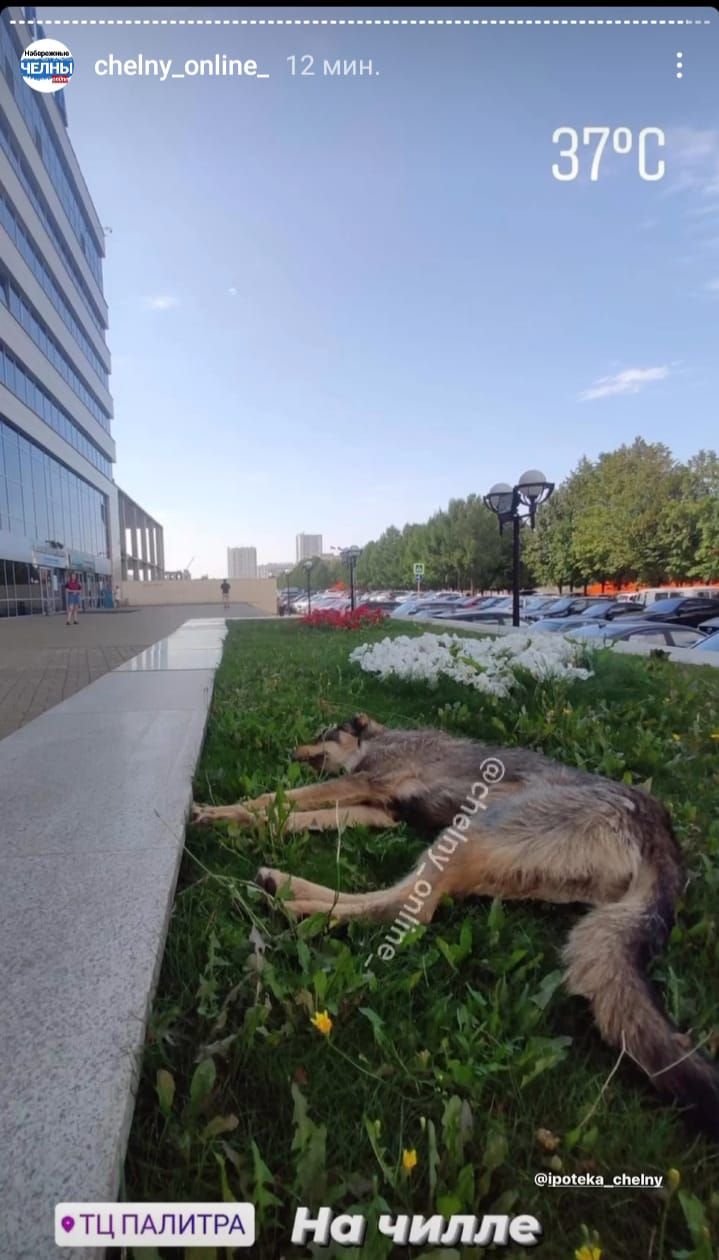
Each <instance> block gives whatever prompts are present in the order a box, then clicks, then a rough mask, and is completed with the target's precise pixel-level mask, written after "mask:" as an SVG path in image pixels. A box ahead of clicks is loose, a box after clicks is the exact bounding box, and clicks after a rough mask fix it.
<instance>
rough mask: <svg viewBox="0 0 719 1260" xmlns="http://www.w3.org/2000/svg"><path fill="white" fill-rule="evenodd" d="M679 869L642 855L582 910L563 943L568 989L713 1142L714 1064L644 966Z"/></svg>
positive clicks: (657, 945) (718, 1075)
mask: <svg viewBox="0 0 719 1260" xmlns="http://www.w3.org/2000/svg"><path fill="white" fill-rule="evenodd" d="M678 881H679V872H678V868H676V867H675V866H674V865H673V864H672V863H668V864H667V865H666V866H664V867H663V869H662V868H661V867H660V868H659V869H657V866H655V865H650V863H649V862H648V861H647V860H646V859H645V860H644V861H643V862H642V863H641V864H640V866H639V869H638V871H637V873H636V875H635V877H634V878H633V880H632V883H631V885H630V887H629V889H628V890H627V892H626V893H625V895H624V896H623V897H622V898H621V900H619V901H615V902H612V903H610V904H608V905H605V906H600V907H598V908H597V909H595V910H592V911H590V913H589V914H588V915H586V917H585V918H584V919H582V920H581V921H580V922H579V923H578V924H577V925H576V927H574V928H573V930H572V932H571V933H570V935H569V939H568V941H567V944H566V946H565V949H564V962H565V964H566V966H567V972H566V982H567V987H568V988H569V991H570V993H573V994H577V995H581V996H583V997H586V998H588V999H589V1001H590V1002H591V1005H592V1010H593V1012H594V1017H595V1019H596V1021H597V1024H598V1026H599V1030H600V1032H601V1034H602V1036H603V1037H604V1039H605V1041H607V1042H608V1043H609V1044H610V1045H612V1046H615V1047H617V1048H618V1049H624V1050H625V1051H626V1053H627V1054H628V1055H629V1056H630V1057H631V1058H632V1059H633V1060H634V1061H635V1062H636V1063H637V1064H638V1066H639V1067H641V1068H642V1070H643V1071H645V1072H646V1073H647V1075H648V1076H649V1078H650V1080H651V1082H652V1084H653V1085H654V1087H655V1088H656V1089H657V1090H659V1091H660V1092H661V1093H662V1094H664V1095H667V1096H669V1097H670V1098H672V1099H673V1100H674V1101H675V1102H676V1103H677V1104H678V1105H679V1106H680V1107H682V1108H686V1119H687V1120H688V1121H689V1122H690V1124H691V1125H692V1127H694V1128H696V1129H698V1130H699V1131H701V1132H703V1133H705V1134H706V1135H707V1137H710V1138H712V1139H713V1140H714V1141H719V1071H718V1070H717V1068H716V1067H715V1066H714V1065H713V1063H712V1062H711V1061H710V1060H709V1059H707V1058H705V1057H704V1056H703V1055H702V1054H701V1053H700V1052H699V1051H698V1050H695V1049H692V1045H691V1042H690V1039H689V1038H688V1037H686V1036H683V1035H682V1034H681V1033H679V1032H678V1030H677V1029H676V1028H675V1027H674V1025H672V1024H671V1022H670V1021H669V1018H668V1016H667V1015H666V1013H665V1011H664V1009H663V1006H662V1004H661V1002H660V1000H659V997H658V995H657V993H656V992H655V990H654V989H653V987H652V985H651V984H650V982H649V980H648V978H647V975H646V968H647V966H648V964H649V962H650V961H651V959H652V958H653V957H654V956H655V955H656V954H657V953H658V952H659V951H660V950H661V949H662V948H663V946H664V945H665V943H666V940H667V938H668V936H669V933H670V931H671V929H672V925H673V922H674V902H675V899H676V896H677V892H678Z"/></svg>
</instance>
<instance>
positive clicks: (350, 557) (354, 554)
mask: <svg viewBox="0 0 719 1260" xmlns="http://www.w3.org/2000/svg"><path fill="white" fill-rule="evenodd" d="M361 555H362V548H361V547H345V549H344V551H343V552H342V557H341V558H342V563H343V564H346V565H347V567H348V568H349V571H350V608H351V609H352V612H354V610H355V568H356V565H357V561H358V560H359V558H360V556H361Z"/></svg>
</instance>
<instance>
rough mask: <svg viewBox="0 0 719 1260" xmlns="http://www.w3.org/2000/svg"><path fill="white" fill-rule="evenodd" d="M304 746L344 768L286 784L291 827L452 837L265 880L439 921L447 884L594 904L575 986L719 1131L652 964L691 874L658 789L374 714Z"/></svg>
mask: <svg viewBox="0 0 719 1260" xmlns="http://www.w3.org/2000/svg"><path fill="white" fill-rule="evenodd" d="M294 757H295V759H296V760H298V761H303V762H307V763H309V764H310V765H311V766H313V768H315V769H316V770H319V771H320V772H327V771H343V772H344V773H342V774H341V775H340V776H339V777H335V778H329V779H324V780H322V781H320V782H318V783H315V784H311V785H309V786H305V787H299V788H292V789H290V790H289V791H287V792H286V793H285V794H284V795H285V799H286V800H287V801H288V802H289V803H291V806H292V812H291V813H290V814H289V817H288V818H287V821H286V824H285V828H286V830H289V831H305V830H314V831H323V830H333V831H336V830H338V829H340V828H344V827H348V826H353V825H362V826H365V827H379V828H386V827H396V826H398V825H399V824H400V823H408V824H409V825H410V826H412V827H414V828H415V829H417V830H419V831H420V832H423V833H425V834H427V835H429V836H434V837H438V839H437V841H436V846H434V847H433V848H430V849H428V850H427V852H426V853H425V854H424V855H423V859H422V860H421V863H420V866H419V868H416V869H415V871H414V872H412V873H410V874H409V875H408V876H406V877H405V878H404V879H403V880H400V882H399V883H397V884H395V885H394V886H393V887H391V888H385V889H382V890H381V891H378V892H371V893H364V894H353V893H340V892H337V891H336V890H335V889H332V888H325V887H323V886H322V885H320V884H313V883H310V882H309V881H308V880H305V879H300V878H299V877H298V876H296V875H292V876H290V875H286V874H284V873H283V872H282V871H278V870H271V869H268V868H262V869H261V870H260V871H259V872H258V875H257V880H258V883H259V884H260V885H261V886H262V887H263V888H265V890H266V891H267V892H269V893H275V892H277V891H278V889H280V888H284V887H287V886H288V885H289V891H290V893H291V895H292V900H287V901H286V902H284V903H283V904H284V905H285V906H286V908H287V910H288V911H290V912H291V913H293V914H295V915H309V914H315V913H317V912H318V911H324V912H326V913H327V914H329V915H330V916H331V918H332V919H333V920H343V919H350V918H358V917H366V918H368V919H372V920H376V921H377V920H378V921H388V920H390V921H391V920H393V919H395V918H396V916H397V915H398V913H399V912H400V911H401V910H402V909H403V908H407V907H408V906H410V905H411V908H412V914H413V916H414V918H415V920H416V921H418V922H420V923H428V922H429V921H430V920H431V918H432V916H433V914H434V911H435V909H436V907H437V904H438V903H439V901H440V900H441V898H442V897H443V896H444V895H445V894H449V895H450V896H452V897H470V896H476V897H479V896H490V897H496V896H499V897H503V898H514V899H520V900H522V899H533V900H539V901H547V902H554V903H558V902H584V903H585V904H587V905H590V906H591V907H593V908H592V909H591V910H590V912H589V913H588V914H587V915H586V916H585V917H584V918H582V919H580V921H579V923H577V924H576V926H575V927H574V928H572V930H571V932H570V934H569V937H568V940H567V942H566V945H565V947H564V951H563V959H564V963H565V967H566V972H565V980H566V984H567V987H568V989H569V992H570V993H572V994H576V995H580V996H582V997H585V998H587V999H588V1001H589V1002H590V1004H591V1006H592V1010H593V1013H594V1018H595V1020H596V1022H597V1025H598V1027H599V1031H600V1032H601V1034H602V1036H603V1038H604V1040H605V1041H606V1042H608V1044H609V1045H611V1046H614V1047H616V1048H618V1049H623V1050H624V1051H625V1052H626V1054H627V1055H629V1056H630V1058H632V1059H633V1060H634V1061H635V1062H636V1063H637V1064H638V1065H639V1066H640V1067H641V1068H642V1070H643V1071H644V1072H646V1074H647V1075H648V1077H649V1078H650V1080H651V1082H652V1084H653V1085H654V1086H655V1088H656V1089H657V1090H659V1091H660V1092H661V1093H662V1094H664V1095H666V1096H668V1097H670V1098H672V1099H673V1100H675V1101H676V1102H677V1103H678V1104H679V1105H680V1106H681V1107H684V1108H686V1109H687V1118H688V1119H689V1120H690V1121H691V1122H693V1123H694V1124H695V1126H696V1127H698V1128H699V1129H700V1130H701V1131H703V1132H704V1133H706V1134H707V1135H708V1136H710V1137H712V1138H713V1139H714V1140H719V1071H717V1069H716V1068H715V1066H714V1065H713V1064H712V1063H711V1062H710V1061H709V1060H708V1059H706V1058H705V1057H704V1056H703V1055H702V1054H700V1052H699V1051H697V1050H695V1049H693V1048H692V1045H691V1042H690V1040H689V1038H688V1037H686V1036H684V1035H682V1034H681V1033H679V1032H678V1031H677V1029H676V1028H674V1027H673V1025H672V1024H671V1023H670V1022H669V1020H668V1018H667V1016H666V1014H665V1013H664V1010H663V1007H662V1006H661V1004H660V1001H659V999H658V997H657V995H656V994H655V992H654V990H653V988H652V986H651V984H650V982H649V980H648V979H647V976H646V968H647V965H648V963H649V962H650V961H651V959H652V958H653V957H654V956H655V955H656V954H657V953H658V952H659V951H660V950H661V949H662V948H663V947H664V945H665V943H666V941H667V938H668V936H669V933H670V931H671V929H672V926H673V923H674V909H675V905H676V901H677V898H678V896H679V894H680V892H681V888H682V883H683V876H682V861H681V855H680V852H679V848H678V845H677V841H676V838H675V836H674V832H673V829H672V824H671V819H670V816H669V813H668V811H667V809H666V808H665V806H664V805H663V804H662V803H661V802H660V801H658V800H657V799H656V798H654V797H653V796H649V795H648V794H647V793H645V792H643V791H641V790H639V789H638V788H633V787H628V786H626V785H625V784H621V783H615V782H613V781H611V780H609V779H605V778H602V777H600V776H599V775H595V774H590V773H588V772H586V771H583V770H578V769H574V768H571V767H568V766H564V765H561V764H560V763H559V762H556V761H552V760H551V759H550V758H548V757H545V756H543V755H542V754H541V753H536V752H530V751H527V750H525V749H521V748H498V747H492V746H489V745H486V744H481V743H479V742H477V741H474V740H469V739H457V738H455V737H453V736H450V735H448V734H445V733H443V732H440V731H434V730H418V731H404V730H392V729H388V728H385V727H383V726H381V725H380V724H379V723H378V722H375V721H373V720H372V719H370V718H368V717H367V716H365V715H364V714H358V715H357V716H355V717H354V718H352V719H351V721H349V722H345V723H343V724H342V725H340V726H336V727H333V728H332V729H330V730H327V731H325V732H324V733H323V734H322V736H321V737H319V738H318V739H317V741H316V742H315V743H313V744H307V745H303V746H302V747H300V748H298V749H297V750H296V752H295V754H294ZM490 770H491V773H490ZM478 797H479V798H480V799H478ZM274 799H275V794H274V793H268V794H266V795H264V796H259V797H257V798H256V799H255V800H251V801H244V802H242V803H240V804H237V805H220V806H209V805H194V806H193V814H192V821H193V822H194V823H196V824H202V823H209V822H214V821H220V820H222V819H229V820H232V821H234V822H236V823H240V824H246V825H248V826H249V825H252V824H254V823H256V822H257V821H258V819H261V818H262V817H263V816H264V815H265V814H266V811H267V808H268V807H269V806H270V805H271V804H272V803H273V802H274ZM460 811H461V812H460ZM460 818H461V819H463V820H465V821H464V825H462V824H461V823H460V821H459V820H460ZM448 840H450V841H451V844H452V847H451V849H449V853H450V854H451V856H446V855H447V853H448V849H447V841H448ZM439 853H442V854H444V855H445V856H444V858H443V860H442V861H441V862H440V861H439V860H438V854H439ZM430 864H431V867H432V882H431V884H429V883H428V881H427V880H426V879H425V881H424V883H425V884H427V886H428V893H427V895H426V896H424V897H422V898H417V897H416V896H415V897H414V901H413V889H415V888H416V885H417V869H419V870H426V869H427V867H428V865H430ZM435 871H436V874H435ZM415 902H416V903H417V904H416V905H415V904H414V903H415Z"/></svg>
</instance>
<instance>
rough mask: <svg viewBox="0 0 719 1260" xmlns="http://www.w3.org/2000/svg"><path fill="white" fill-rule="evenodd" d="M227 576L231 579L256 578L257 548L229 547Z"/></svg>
mask: <svg viewBox="0 0 719 1260" xmlns="http://www.w3.org/2000/svg"><path fill="white" fill-rule="evenodd" d="M227 576H228V577H229V578H256V577H257V548H256V547H228V548H227Z"/></svg>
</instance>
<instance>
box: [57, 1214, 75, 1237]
mask: <svg viewBox="0 0 719 1260" xmlns="http://www.w3.org/2000/svg"><path fill="white" fill-rule="evenodd" d="M60 1224H61V1225H62V1227H63V1229H64V1230H65V1233H66V1234H69V1233H70V1230H71V1229H74V1228H75V1217H74V1216H63V1218H62V1220H61V1221H60Z"/></svg>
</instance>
